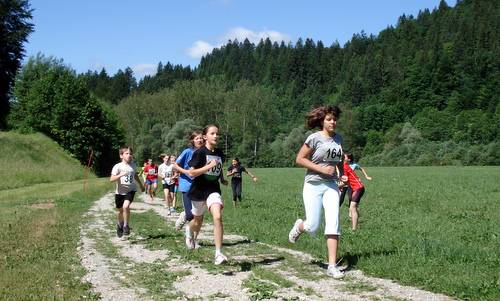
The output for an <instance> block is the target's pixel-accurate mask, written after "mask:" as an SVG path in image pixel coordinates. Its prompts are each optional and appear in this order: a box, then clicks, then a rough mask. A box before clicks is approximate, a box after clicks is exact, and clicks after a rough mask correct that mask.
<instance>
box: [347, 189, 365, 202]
mask: <svg viewBox="0 0 500 301" xmlns="http://www.w3.org/2000/svg"><path fill="white" fill-rule="evenodd" d="M363 194H365V188H364V187H361V188H360V189H356V190H354V191H353V192H351V194H350V195H349V202H354V203H356V204H359V202H361V197H362V196H363Z"/></svg>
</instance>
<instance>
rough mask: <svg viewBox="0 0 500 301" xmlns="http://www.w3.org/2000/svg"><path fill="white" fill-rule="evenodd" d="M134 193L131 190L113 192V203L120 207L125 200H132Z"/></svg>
mask: <svg viewBox="0 0 500 301" xmlns="http://www.w3.org/2000/svg"><path fill="white" fill-rule="evenodd" d="M134 195H135V191H131V192H129V193H127V194H115V205H116V208H117V209H120V208H122V207H123V203H125V200H128V201H129V202H130V203H132V202H133V201H134Z"/></svg>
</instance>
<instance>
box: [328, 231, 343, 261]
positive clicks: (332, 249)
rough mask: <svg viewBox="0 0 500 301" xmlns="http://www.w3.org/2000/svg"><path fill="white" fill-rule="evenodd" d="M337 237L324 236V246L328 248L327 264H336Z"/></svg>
mask: <svg viewBox="0 0 500 301" xmlns="http://www.w3.org/2000/svg"><path fill="white" fill-rule="evenodd" d="M339 240H340V238H339V236H338V235H327V236H326V246H327V248H328V264H330V265H336V264H337V249H338V246H339Z"/></svg>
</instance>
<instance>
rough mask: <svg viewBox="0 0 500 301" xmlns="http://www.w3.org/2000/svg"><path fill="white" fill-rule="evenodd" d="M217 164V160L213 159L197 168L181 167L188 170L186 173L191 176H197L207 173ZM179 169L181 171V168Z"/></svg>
mask: <svg viewBox="0 0 500 301" xmlns="http://www.w3.org/2000/svg"><path fill="white" fill-rule="evenodd" d="M216 165H217V160H211V161H210V162H209V163H208V164H207V165H205V166H203V167H200V168H197V169H194V168H191V169H189V170H185V169H182V168H181V169H182V170H184V171H186V172H185V174H187V175H188V176H190V177H191V178H196V177H197V176H200V175H202V174H204V173H206V172H207V171H209V170H210V169H211V168H212V167H214V166H216ZM179 171H181V170H180V169H179ZM181 172H182V171H181ZM221 175H222V173H221Z"/></svg>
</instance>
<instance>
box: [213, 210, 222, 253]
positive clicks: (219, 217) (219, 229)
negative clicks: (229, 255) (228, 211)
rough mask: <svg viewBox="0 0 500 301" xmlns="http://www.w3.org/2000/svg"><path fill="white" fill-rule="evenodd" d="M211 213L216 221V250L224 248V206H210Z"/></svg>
mask: <svg viewBox="0 0 500 301" xmlns="http://www.w3.org/2000/svg"><path fill="white" fill-rule="evenodd" d="M210 213H212V217H213V220H214V240H215V249H216V250H220V249H221V248H222V237H223V235H224V226H223V225H222V206H221V205H220V204H213V205H212V206H210Z"/></svg>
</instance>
